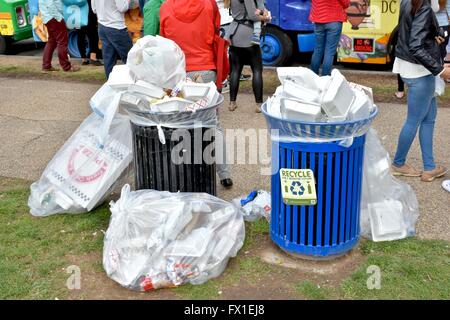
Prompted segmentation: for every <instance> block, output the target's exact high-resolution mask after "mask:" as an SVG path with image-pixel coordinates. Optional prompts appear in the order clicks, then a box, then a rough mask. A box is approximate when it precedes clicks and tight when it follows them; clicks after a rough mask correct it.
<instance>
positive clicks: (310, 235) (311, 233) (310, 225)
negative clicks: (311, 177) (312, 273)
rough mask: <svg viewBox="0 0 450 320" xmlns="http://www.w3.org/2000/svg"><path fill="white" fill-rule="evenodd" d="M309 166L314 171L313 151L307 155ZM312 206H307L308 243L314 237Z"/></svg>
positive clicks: (310, 242) (311, 241)
mask: <svg viewBox="0 0 450 320" xmlns="http://www.w3.org/2000/svg"><path fill="white" fill-rule="evenodd" d="M309 167H310V169H311V170H312V171H313V172H314V173H315V171H316V157H315V153H314V152H311V153H310V155H309ZM314 207H315V206H309V208H308V210H309V217H308V244H309V245H310V246H311V245H313V239H314Z"/></svg>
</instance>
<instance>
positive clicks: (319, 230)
mask: <svg viewBox="0 0 450 320" xmlns="http://www.w3.org/2000/svg"><path fill="white" fill-rule="evenodd" d="M323 158H324V156H323V153H322V152H321V153H319V167H318V168H317V170H319V173H318V176H317V178H318V179H317V189H318V193H317V225H316V244H317V246H322V244H323V242H322V212H323V207H324V199H325V198H324V197H325V195H324V194H323V176H324V170H323Z"/></svg>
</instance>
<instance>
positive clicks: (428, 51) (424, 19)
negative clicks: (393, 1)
mask: <svg viewBox="0 0 450 320" xmlns="http://www.w3.org/2000/svg"><path fill="white" fill-rule="evenodd" d="M438 35H439V24H438V22H437V20H436V16H435V14H434V12H433V10H432V9H431V5H430V2H429V0H424V2H423V6H422V8H420V9H419V11H417V13H416V14H415V15H414V16H413V15H412V14H411V1H402V5H401V9H400V20H399V25H398V42H397V47H396V49H395V56H396V57H398V58H400V59H402V60H406V61H409V62H411V63H416V64H421V65H423V66H424V67H425V68H427V69H428V70H429V71H430V72H431V73H432V74H433V75H435V76H437V75H438V74H439V73H441V71H442V70H444V66H443V61H442V58H441V54H440V50H439V45H438V44H437V42H436V39H435V37H436V36H438Z"/></svg>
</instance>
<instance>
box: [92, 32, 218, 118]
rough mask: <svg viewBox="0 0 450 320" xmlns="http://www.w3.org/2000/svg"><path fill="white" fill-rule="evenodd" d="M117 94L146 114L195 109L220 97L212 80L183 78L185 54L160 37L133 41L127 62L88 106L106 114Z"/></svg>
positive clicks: (171, 42) (116, 68)
mask: <svg viewBox="0 0 450 320" xmlns="http://www.w3.org/2000/svg"><path fill="white" fill-rule="evenodd" d="M168 57H170V59H168ZM116 96H120V99H119V100H118V101H117V103H118V104H121V103H122V104H124V105H125V106H127V105H132V106H134V107H136V108H137V110H139V111H142V112H149V113H178V112H186V111H188V112H195V111H197V110H198V109H202V108H206V107H209V106H213V105H215V104H217V103H218V101H219V99H220V94H219V92H218V91H217V87H216V85H215V83H214V82H210V83H195V82H193V81H192V80H191V79H189V78H186V62H185V57H184V53H183V52H182V51H181V49H180V47H178V45H176V44H175V42H173V41H171V40H169V39H166V38H163V37H160V36H156V37H154V36H146V37H144V38H142V39H139V40H138V41H137V42H136V44H135V45H134V46H133V48H132V49H131V50H130V52H129V54H128V60H127V64H126V65H118V66H115V67H114V68H113V71H112V73H111V74H110V77H109V79H108V81H107V82H106V83H105V85H103V87H102V88H100V90H99V91H98V92H97V93H96V94H95V95H94V96H93V97H92V99H91V101H90V104H91V107H92V108H93V109H94V110H96V112H97V113H99V114H100V115H102V114H105V113H106V112H105V110H107V109H109V108H111V100H113V99H114V97H116ZM126 110H127V109H126Z"/></svg>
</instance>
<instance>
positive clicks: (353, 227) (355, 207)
mask: <svg viewBox="0 0 450 320" xmlns="http://www.w3.org/2000/svg"><path fill="white" fill-rule="evenodd" d="M359 159H360V152H359V149H357V150H355V169H354V170H355V171H356V172H355V174H354V175H353V186H354V187H355V189H354V190H353V192H354V193H353V196H354V197H355V198H354V199H353V203H352V207H353V208H352V209H353V213H352V225H351V229H350V230H351V231H350V237H351V238H352V239H353V238H354V237H355V232H356V212H357V211H358V207H359V203H358V204H357V203H356V201H355V200H356V199H358V193H359V192H360V191H359V183H358V180H359V177H358V174H357V170H358V166H359Z"/></svg>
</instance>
